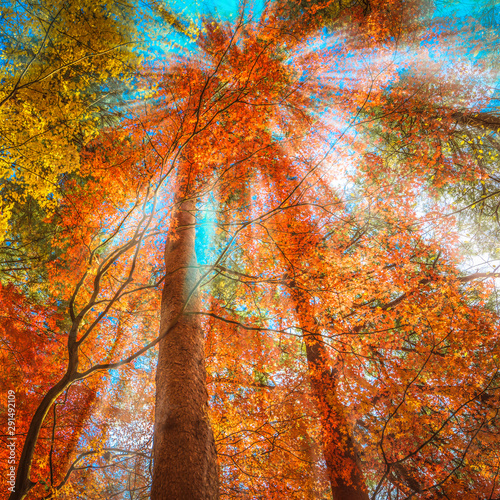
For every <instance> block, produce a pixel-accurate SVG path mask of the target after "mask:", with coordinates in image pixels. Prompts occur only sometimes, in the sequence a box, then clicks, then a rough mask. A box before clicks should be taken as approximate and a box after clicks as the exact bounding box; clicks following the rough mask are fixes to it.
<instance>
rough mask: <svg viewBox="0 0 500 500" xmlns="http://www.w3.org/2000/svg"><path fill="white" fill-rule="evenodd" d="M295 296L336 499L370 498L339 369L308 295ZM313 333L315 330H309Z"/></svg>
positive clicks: (358, 499) (294, 292)
mask: <svg viewBox="0 0 500 500" xmlns="http://www.w3.org/2000/svg"><path fill="white" fill-rule="evenodd" d="M293 299H294V302H295V309H296V311H297V314H298V317H299V321H300V324H301V327H302V328H303V329H304V330H305V331H304V333H303V339H304V343H305V344H306V355H307V367H308V372H309V379H310V381H311V388H312V393H313V395H314V398H315V399H316V404H317V407H318V410H319V415H320V421H321V431H322V447H323V455H324V458H325V462H326V467H327V470H328V477H329V479H330V484H331V487H332V498H333V500H369V497H368V492H367V488H366V483H365V479H364V477H363V472H362V470H361V464H360V461H359V458H358V455H357V453H356V449H355V446H354V441H353V439H352V436H351V431H350V429H349V425H348V423H347V419H346V417H345V413H344V409H343V407H342V404H341V403H340V401H339V399H338V396H337V379H336V374H335V371H333V370H331V369H330V367H329V364H330V363H329V356H328V353H327V351H326V349H325V345H324V343H323V342H322V339H321V336H320V335H317V334H315V330H316V329H317V327H316V325H315V323H314V317H313V316H312V314H311V311H310V310H309V308H310V305H309V302H308V301H307V297H305V296H304V294H303V293H302V292H301V291H300V290H299V289H297V288H294V289H293ZM308 332H312V333H308Z"/></svg>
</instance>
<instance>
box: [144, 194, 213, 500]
mask: <svg viewBox="0 0 500 500" xmlns="http://www.w3.org/2000/svg"><path fill="white" fill-rule="evenodd" d="M194 209H195V202H194V200H187V201H183V202H181V204H180V206H179V209H178V210H177V213H176V215H175V218H174V219H175V223H176V224H175V225H176V226H177V234H176V235H175V236H174V237H169V238H168V240H167V243H166V246H165V263H166V278H165V284H164V288H163V296H162V305H161V320H160V335H161V334H163V333H164V332H166V331H167V330H169V331H168V333H167V335H166V336H165V337H164V338H163V339H162V340H161V341H160V343H159V356H158V366H157V371H156V408H155V427H154V447H153V460H154V465H153V484H152V488H151V499H152V500H213V499H217V498H219V492H218V490H219V484H218V468H217V456H216V451H215V442H214V436H213V433H212V428H211V426H210V422H209V419H208V414H207V405H208V394H207V386H206V371H205V354H204V339H203V331H202V329H201V324H200V317H199V316H198V315H190V314H186V313H189V311H198V310H199V302H200V299H199V293H198V291H197V290H195V287H196V282H197V278H198V271H197V269H196V255H195V217H194V215H193V212H194ZM186 304H187V306H186Z"/></svg>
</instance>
